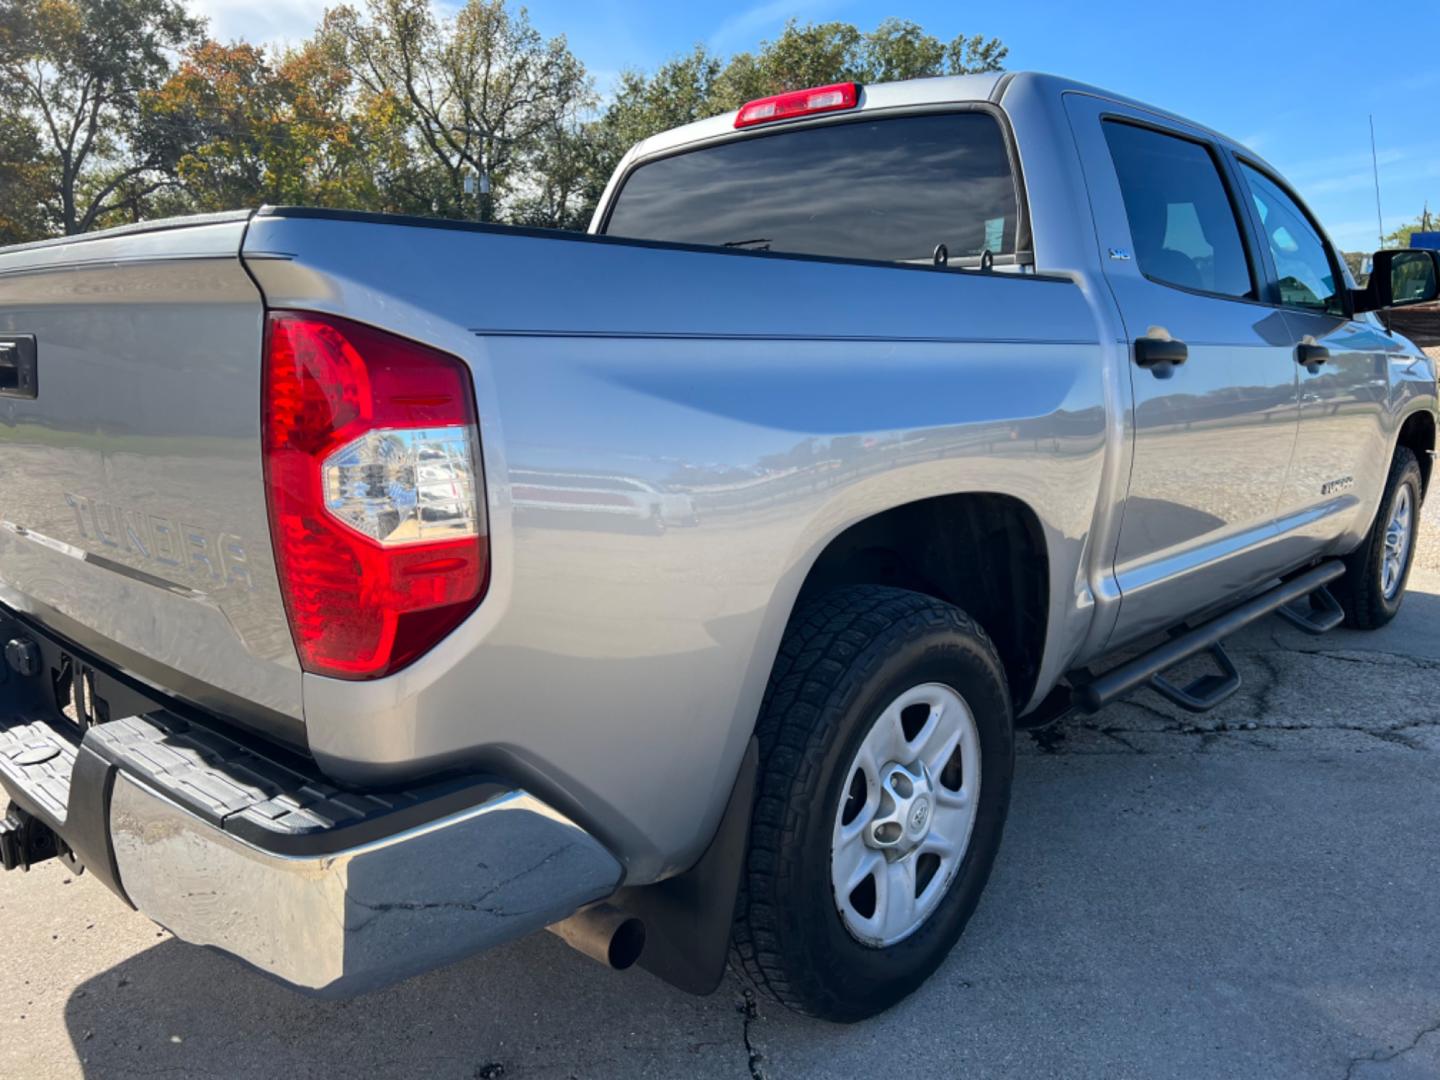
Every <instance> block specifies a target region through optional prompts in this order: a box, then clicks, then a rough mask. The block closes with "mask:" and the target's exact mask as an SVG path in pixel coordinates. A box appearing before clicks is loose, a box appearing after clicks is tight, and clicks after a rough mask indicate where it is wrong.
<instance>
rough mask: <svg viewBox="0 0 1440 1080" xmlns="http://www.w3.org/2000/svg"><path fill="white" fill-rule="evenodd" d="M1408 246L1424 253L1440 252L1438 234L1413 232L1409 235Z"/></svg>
mask: <svg viewBox="0 0 1440 1080" xmlns="http://www.w3.org/2000/svg"><path fill="white" fill-rule="evenodd" d="M1410 246H1411V247H1412V248H1423V249H1424V250H1426V251H1440V232H1414V233H1411V234H1410Z"/></svg>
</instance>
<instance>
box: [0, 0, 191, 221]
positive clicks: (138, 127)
mask: <svg viewBox="0 0 1440 1080" xmlns="http://www.w3.org/2000/svg"><path fill="white" fill-rule="evenodd" d="M199 25H200V24H199V23H198V22H197V21H196V20H195V19H192V18H191V17H190V16H189V15H187V14H186V12H185V9H184V8H183V7H181V6H180V4H179V3H177V2H176V0H0V95H3V96H4V105H5V108H6V109H7V110H8V111H10V112H12V113H16V114H19V115H20V116H22V117H25V118H27V119H28V121H29V122H30V123H31V124H32V125H33V127H34V128H35V130H36V131H37V132H38V136H39V140H40V144H39V146H38V148H37V149H38V156H37V158H36V164H38V165H39V166H40V167H41V169H42V170H43V171H44V173H45V176H46V187H47V189H48V191H47V196H46V198H45V204H46V211H47V213H48V214H49V215H50V216H51V217H52V218H53V219H54V220H55V222H56V223H57V224H58V225H59V226H60V228H61V229H62V230H63V231H64V232H66V233H67V234H68V233H78V232H85V231H86V230H88V229H91V228H93V227H94V226H95V225H96V224H97V223H98V222H99V221H100V220H101V219H102V218H104V217H105V215H106V214H109V213H112V212H114V211H116V210H120V209H122V208H123V207H124V206H125V205H126V204H127V203H129V204H134V203H135V202H136V200H139V199H143V198H144V197H145V196H146V195H148V194H149V193H151V192H153V191H155V190H157V189H159V188H160V187H161V186H163V185H164V184H165V183H167V182H168V177H167V175H166V173H165V171H164V170H165V167H166V165H167V164H168V162H167V160H166V157H165V151H166V149H167V146H168V138H167V135H166V132H165V131H164V130H163V129H161V128H157V127H156V126H155V124H154V123H153V122H152V118H151V117H150V116H148V115H147V114H146V111H145V110H144V108H143V107H142V102H143V99H144V96H145V94H146V92H147V91H149V90H153V89H154V88H156V87H158V86H159V85H160V83H161V82H162V81H163V80H164V79H165V77H166V76H167V75H168V73H169V70H170V56H169V53H170V51H171V50H174V49H178V48H181V47H183V46H184V45H186V44H188V43H189V42H190V41H191V40H192V39H193V38H194V37H195V35H196V34H197V33H198V31H199Z"/></svg>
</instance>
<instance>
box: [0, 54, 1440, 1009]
mask: <svg viewBox="0 0 1440 1080" xmlns="http://www.w3.org/2000/svg"><path fill="white" fill-rule="evenodd" d="M1437 269H1440V268H1437V263H1436V258H1435V256H1434V255H1433V254H1432V253H1429V252H1418V251H1406V252H1392V251H1383V252H1379V253H1377V254H1376V255H1375V257H1374V274H1373V275H1372V276H1371V278H1370V280H1369V283H1368V284H1367V285H1366V287H1365V288H1363V289H1361V288H1357V287H1356V285H1355V283H1354V281H1353V279H1352V278H1351V277H1350V276H1349V274H1348V272H1347V270H1346V267H1345V264H1344V262H1343V261H1342V260H1341V259H1340V257H1339V255H1338V253H1337V251H1336V250H1335V247H1334V245H1333V244H1331V243H1330V241H1329V240H1328V239H1327V238H1326V235H1325V233H1324V232H1323V230H1322V229H1321V228H1320V226H1319V224H1318V223H1317V222H1316V220H1315V218H1314V216H1313V215H1312V214H1311V213H1310V212H1309V211H1308V210H1307V209H1306V207H1305V205H1304V204H1303V203H1302V202H1301V201H1300V199H1299V197H1298V196H1297V195H1296V194H1295V192H1294V191H1293V189H1292V188H1290V187H1289V186H1288V185H1287V184H1286V182H1285V181H1284V180H1283V179H1282V178H1281V176H1280V175H1279V174H1278V173H1277V172H1276V171H1275V169H1273V168H1272V167H1271V166H1270V165H1268V164H1267V163H1266V162H1265V161H1264V160H1262V159H1261V158H1260V157H1258V156H1257V155H1256V154H1255V153H1253V152H1252V151H1250V150H1249V149H1247V148H1246V147H1244V146H1242V145H1240V144H1239V143H1237V142H1235V141H1234V140H1231V139H1228V138H1226V137H1224V136H1222V135H1219V134H1217V133H1215V132H1213V131H1210V130H1207V129H1206V128H1204V127H1201V126H1199V125H1197V124H1194V123H1191V122H1189V121H1187V120H1184V119H1181V118H1180V117H1177V116H1174V115H1171V114H1170V113H1167V112H1164V111H1161V110H1159V109H1155V108H1152V107H1150V106H1148V105H1143V104H1140V103H1138V102H1135V101H1129V100H1126V99H1124V98H1122V97H1118V96H1116V95H1114V94H1110V93H1107V92H1105V91H1102V90H1097V89H1095V88H1092V87H1087V86H1083V85H1079V84H1076V83H1072V82H1067V81H1064V80H1061V79H1058V78H1055V77H1050V76H1042V75H1033V74H998V75H974V76H963V77H956V78H940V79H929V80H921V81H914V82H905V83H896V84H891V85H874V86H858V85H855V84H853V83H842V84H838V85H833V86H827V87H819V88H816V89H813V90H804V91H798V92H794V93H785V94H781V95H778V96H775V97H771V98H766V99H763V100H759V101H755V102H751V103H749V104H747V105H746V106H745V107H744V108H742V109H740V110H739V111H738V112H736V113H732V114H729V115H726V116H720V117H716V118H714V119H710V120H705V121H702V122H699V123H696V124H691V125H689V126H686V127H682V128H679V129H677V130H674V131H670V132H666V133H665V134H662V135H658V136H656V137H654V138H651V139H647V140H646V141H644V142H642V143H641V144H639V145H638V146H636V147H635V148H634V149H633V150H631V151H630V153H629V154H628V155H627V156H626V158H625V159H624V161H623V163H622V164H621V165H620V167H619V169H618V170H617V172H616V173H615V175H614V177H613V179H612V180H611V181H610V184H609V187H608V190H607V191H606V193H605V195H604V198H603V202H602V203H601V205H600V207H599V210H598V212H597V213H596V214H595V217H594V221H593V223H592V226H591V228H590V230H589V232H588V234H570V233H561V232H546V231H535V230H526V229H520V228H506V227H496V226H490V225H481V224H469V223H463V222H455V221H437V220H426V219H418V218H406V217H396V216H382V215H372V214H363V213H348V212H337V211H334V210H316V209H302V208H294V207H264V208H261V209H259V210H252V211H242V212H236V213H227V214H219V215H215V216H209V217H192V218H186V219H180V220H173V221H162V222H156V223H152V224H145V225H141V226H138V227H133V228H126V229H116V230H111V231H107V232H101V233H97V234H94V235H90V236H84V237H67V238H64V239H60V240H54V241H46V242H41V243H37V244H31V245H27V246H20V247H12V248H8V249H5V250H4V251H3V252H0V645H3V653H4V664H3V665H0V675H3V682H0V695H3V702H4V704H3V709H0V782H3V785H4V788H5V791H6V792H7V793H8V797H9V809H8V813H7V814H6V815H5V817H4V819H3V825H0V854H3V860H4V864H5V866H6V867H7V868H26V867H28V866H30V865H32V864H34V863H36V862H39V861H41V860H43V859H46V858H51V857H54V858H58V859H61V860H64V861H65V862H66V863H67V864H68V865H69V866H70V867H71V868H72V870H74V871H76V872H78V871H79V870H80V869H81V868H82V867H83V869H84V871H85V873H86V877H87V879H88V878H95V879H98V880H99V881H101V882H103V883H104V884H105V885H106V886H108V887H109V888H110V889H111V890H113V891H114V892H115V894H116V895H117V896H118V897H119V898H120V899H121V900H123V901H124V902H126V903H128V904H130V905H131V906H133V907H135V908H137V909H138V910H140V911H141V912H144V913H145V914H146V915H147V916H149V917H150V918H152V919H154V920H155V921H157V922H158V923H160V924H161V925H163V926H165V927H168V928H169V929H170V930H171V931H173V932H174V934H175V935H177V936H178V937H180V938H182V939H184V940H186V941H190V942H194V943H198V944H201V945H207V946H211V947H213V948H215V949H218V950H221V951H223V952H225V953H228V954H231V955H232V956H235V957H238V958H239V959H240V960H242V961H244V962H246V963H247V964H249V965H251V966H252V967H254V968H256V969H258V970H259V971H260V972H263V973H265V974H267V975H269V976H272V977H274V978H277V979H280V980H283V981H284V982H286V983H289V984H291V985H293V986H295V987H298V988H301V989H303V990H306V991H310V992H314V993H321V994H337V995H338V994H353V993H358V992H362V991H365V990H367V989H369V988H371V987H375V986H378V985H381V984H384V983H387V982H391V981H393V980H396V979H399V978H402V977H405V976H408V975H411V974H414V973H416V972H419V971H422V970H425V969H428V968H431V967H434V966H436V965H439V964H442V963H446V962H449V961H451V960H453V959H455V958H457V957H460V956H462V955H465V954H468V953H471V952H474V951H476V950H480V949H484V948H487V947H490V946H494V945H496V944H497V943H500V942H504V941H507V940H510V939H513V938H516V937H518V936H520V935H524V934H528V933H530V932H532V931H536V930H539V929H541V928H544V927H550V928H551V929H553V930H555V931H556V932H557V933H559V934H560V935H561V936H562V937H563V938H565V940H567V941H569V942H570V943H572V944H574V945H575V946H576V947H577V948H579V949H581V950H582V951H584V952H586V953H587V954H589V955H591V956H594V957H596V958H598V959H601V960H603V961H605V962H608V963H610V964H612V965H614V966H616V967H623V966H626V965H628V964H630V963H632V962H635V961H637V960H638V962H639V963H640V964H641V965H642V966H644V967H646V968H648V969H649V970H650V971H652V972H653V973H655V974H656V975H658V976H659V977H661V978H663V979H665V980H667V981H669V982H670V983H673V984H674V985H675V986H677V987H680V988H683V989H685V990H689V991H693V992H699V993H703V992H708V991H711V990H713V989H714V988H715V987H716V986H717V985H718V984H719V983H720V981H721V979H722V977H723V975H724V971H725V969H726V966H727V963H728V964H730V965H731V966H733V968H734V969H735V970H736V971H737V972H738V973H739V974H740V975H741V976H742V977H744V978H747V979H749V980H750V981H751V982H753V983H754V984H755V986H756V987H758V988H759V989H760V990H762V991H763V992H765V993H768V994H769V995H770V996H771V997H773V998H774V999H777V1000H778V1001H780V1002H782V1003H783V1004H785V1005H787V1006H789V1007H791V1008H793V1009H796V1010H799V1011H801V1012H804V1013H808V1014H810V1015H813V1016H817V1017H823V1018H828V1019H831V1020H839V1021H849V1020H856V1019H859V1018H862V1017H865V1016H869V1015H871V1014H873V1013H875V1012H877V1011H879V1010H881V1009H884V1008H886V1007H888V1006H889V1005H891V1004H893V1003H894V1002H896V1001H897V1000H899V999H900V998H901V997H903V996H904V995H906V994H908V993H910V992H911V991H913V990H914V989H915V988H916V987H917V986H919V985H920V983H921V982H922V981H923V980H924V979H925V978H926V977H927V976H928V975H929V974H930V973H931V972H932V971H934V970H935V968H936V966H937V965H938V964H939V963H940V962H941V960H942V959H943V958H944V957H945V955H946V953H947V952H948V951H949V950H950V949H951V947H952V946H953V945H954V944H955V942H956V940H957V938H958V937H959V935H960V933H961V931H962V929H963V928H964V926H965V924H966V922H967V920H968V919H969V918H970V916H971V913H972V912H973V911H974V910H975V907H976V904H977V902H978V900H979V898H980V895H981V891H982V890H983V888H984V886H985V882H986V878H987V876H988V875H989V872H990V868H991V864H992V862H993V861H994V859H995V856H996V850H997V847H998V845H999V843H1000V837H1001V829H1002V826H1003V824H1004V821H1005V817H1006V809H1007V804H1008V802H1009V799H1010V790H1011V774H1012V768H1013V755H1014V739H1015V732H1016V730H1017V729H1023V728H1025V727H1033V726H1036V725H1040V724H1044V723H1047V722H1054V721H1056V720H1057V719H1059V718H1062V717H1065V716H1066V715H1069V714H1073V713H1076V712H1093V711H1095V710H1098V709H1101V708H1103V707H1104V706H1105V705H1107V704H1108V703H1110V702H1112V701H1114V700H1116V699H1117V698H1119V697H1120V696H1122V695H1125V694H1128V693H1131V692H1135V691H1143V692H1145V693H1154V694H1159V695H1162V696H1163V697H1164V698H1166V699H1168V700H1169V701H1171V702H1173V703H1175V704H1176V705H1178V706H1180V707H1182V708H1185V709H1190V710H1195V711H1201V710H1205V709H1208V708H1211V707H1213V706H1215V705H1216V704H1218V703H1219V702H1220V701H1223V700H1224V699H1225V698H1227V697H1228V696H1230V695H1231V694H1233V693H1234V692H1235V690H1236V688H1237V687H1238V686H1239V685H1240V680H1241V678H1242V675H1243V672H1242V671H1240V670H1239V669H1238V668H1237V666H1236V665H1235V664H1234V663H1233V662H1232V660H1231V658H1230V656H1229V654H1228V653H1227V652H1226V651H1225V648H1224V639H1225V637H1226V636H1227V635H1228V634H1230V633H1232V632H1233V631H1235V630H1237V629H1238V628H1240V627H1241V626H1243V625H1245V624H1247V623H1249V622H1251V621H1253V620H1256V619H1259V618H1261V617H1263V616H1267V615H1269V614H1272V613H1273V614H1276V615H1278V616H1282V617H1284V618H1287V619H1289V620H1290V621H1292V622H1294V623H1296V624H1297V625H1299V626H1301V627H1302V628H1303V629H1305V630H1308V631H1311V632H1314V633H1322V632H1324V631H1326V630H1328V629H1330V628H1332V627H1334V626H1336V625H1338V624H1340V623H1341V622H1344V623H1345V624H1347V625H1349V626H1351V627H1354V628H1358V629H1362V630H1364V629H1373V628H1375V627H1378V626H1380V625H1382V624H1384V623H1386V622H1387V621H1388V620H1390V619H1391V618H1392V617H1393V616H1394V615H1395V613H1396V611H1397V609H1398V608H1399V607H1400V605H1401V602H1402V600H1403V597H1404V592H1405V586H1406V578H1407V575H1408V572H1409V568H1410V562H1411V558H1412V555H1413V553H1414V551H1415V530H1416V527H1417V523H1418V520H1419V513H1418V511H1419V507H1420V503H1421V500H1422V499H1423V498H1424V496H1425V492H1426V490H1427V487H1428V485H1429V483H1430V482H1431V479H1432V469H1433V457H1434V451H1435V443H1436V415H1437V412H1436V409H1437V393H1436V373H1435V365H1434V363H1433V362H1432V361H1431V360H1430V359H1428V358H1427V357H1426V356H1425V355H1424V354H1423V353H1422V352H1420V351H1419V350H1418V349H1416V348H1415V347H1414V346H1412V345H1411V343H1410V342H1408V341H1406V340H1405V339H1404V338H1403V337H1401V336H1398V335H1396V334H1394V333H1391V332H1389V330H1388V329H1387V325H1386V322H1385V318H1384V314H1383V313H1384V310H1385V309H1386V308H1389V307H1393V306H1397V305H1400V304H1419V303H1425V302H1430V301H1434V300H1435V299H1436V296H1437V276H1440V275H1437ZM1182 666H1183V668H1184V671H1185V672H1187V673H1188V674H1184V675H1182V674H1177V668H1179V667H1182ZM1196 671H1198V672H1200V673H1199V674H1194V673H1195V672H1196Z"/></svg>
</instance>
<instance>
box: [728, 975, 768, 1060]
mask: <svg viewBox="0 0 1440 1080" xmlns="http://www.w3.org/2000/svg"><path fill="white" fill-rule="evenodd" d="M735 1008H736V1011H737V1012H738V1013H739V1014H740V1015H741V1016H742V1017H743V1018H744V1019H743V1020H742V1021H741V1026H740V1037H741V1039H742V1040H743V1041H744V1043H745V1057H746V1062H747V1064H748V1065H749V1066H750V1080H766V1076H765V1070H764V1068H763V1067H761V1064H760V1063H761V1062H762V1061H764V1060H765V1055H764V1054H762V1053H760V1051H759V1050H757V1049H755V1043H754V1042H753V1041H752V1040H751V1038H750V1025H751V1024H753V1023H754V1022H755V1021H756V1020H759V1019H760V1006H759V1003H757V1002H756V1000H755V991H753V990H749V989H747V990H746V991H745V993H744V996H743V997H742V998H741V999H740V1001H739V1002H737V1003H736V1006H735Z"/></svg>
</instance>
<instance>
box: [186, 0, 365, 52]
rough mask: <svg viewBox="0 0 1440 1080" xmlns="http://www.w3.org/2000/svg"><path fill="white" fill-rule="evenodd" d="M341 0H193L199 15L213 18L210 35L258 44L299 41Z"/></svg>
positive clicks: (192, 3) (190, 5) (194, 9)
mask: <svg viewBox="0 0 1440 1080" xmlns="http://www.w3.org/2000/svg"><path fill="white" fill-rule="evenodd" d="M336 2H337V0H264V2H259V3H257V2H255V0H190V3H189V4H188V5H187V6H188V7H189V9H190V11H191V12H192V13H194V14H196V15H202V16H204V17H205V18H206V19H208V20H209V21H210V36H211V37H213V38H215V39H217V40H219V41H232V40H234V39H236V38H243V39H245V40H246V41H250V42H253V43H255V44H266V45H298V44H299V43H300V42H301V41H303V40H305V39H306V38H307V37H309V36H310V35H311V34H312V33H314V31H315V27H317V26H318V25H320V17H321V16H322V15H324V14H325V9H326V8H327V7H331V6H333V4H334V3H336Z"/></svg>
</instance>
